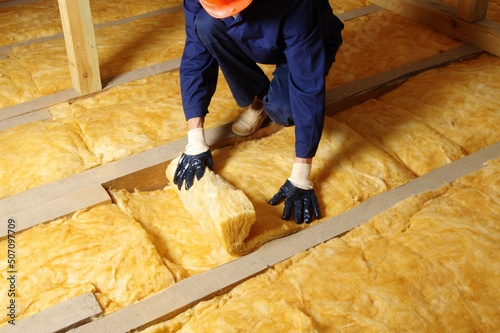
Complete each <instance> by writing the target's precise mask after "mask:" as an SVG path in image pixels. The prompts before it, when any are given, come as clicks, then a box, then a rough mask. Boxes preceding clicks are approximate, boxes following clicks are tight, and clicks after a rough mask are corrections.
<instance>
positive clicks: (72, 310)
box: [0, 292, 102, 333]
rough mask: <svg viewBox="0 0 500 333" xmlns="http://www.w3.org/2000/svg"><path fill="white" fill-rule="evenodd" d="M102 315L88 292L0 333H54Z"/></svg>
mask: <svg viewBox="0 0 500 333" xmlns="http://www.w3.org/2000/svg"><path fill="white" fill-rule="evenodd" d="M101 313H102V310H101V307H100V305H99V303H97V300H96V299H95V297H94V294H93V293H91V292H89V293H85V294H83V295H80V296H76V297H74V298H71V299H69V300H67V301H64V302H62V303H59V304H57V305H54V306H52V307H50V308H48V309H45V310H43V311H40V312H38V313H36V314H34V315H32V316H29V317H27V318H24V319H21V320H19V321H15V322H14V323H15V325H7V326H4V327H2V328H0V333H56V332H66V331H67V330H69V329H71V328H73V327H76V326H79V325H83V324H86V323H88V322H90V321H91V320H92V318H93V317H95V316H97V315H99V314H101Z"/></svg>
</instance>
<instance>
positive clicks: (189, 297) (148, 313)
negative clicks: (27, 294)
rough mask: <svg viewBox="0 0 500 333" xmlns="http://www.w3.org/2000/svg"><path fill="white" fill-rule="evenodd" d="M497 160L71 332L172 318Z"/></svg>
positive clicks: (470, 164)
mask: <svg viewBox="0 0 500 333" xmlns="http://www.w3.org/2000/svg"><path fill="white" fill-rule="evenodd" d="M497 157H500V142H497V143H496V144H493V145H491V146H489V147H486V148H483V149H481V150H479V151H477V152H476V153H474V154H471V155H468V156H466V157H464V158H462V159H460V160H458V161H454V162H451V163H449V164H447V165H445V166H443V167H441V168H438V169H435V170H433V171H431V172H429V173H427V174H425V175H423V176H421V177H419V178H417V179H415V180H413V181H411V182H409V183H406V184H405V185H403V186H400V187H398V188H395V189H393V190H390V191H388V192H385V193H381V194H378V195H376V196H374V197H371V198H370V199H368V200H366V201H364V202H362V203H361V204H359V205H358V206H356V207H354V208H351V209H350V210H348V211H346V212H345V213H342V214H339V215H336V216H334V217H332V218H329V219H327V220H325V221H323V222H321V223H318V224H316V225H313V226H311V227H309V228H306V229H304V230H301V231H300V232H297V233H295V234H293V235H290V236H287V237H283V238H280V239H276V240H273V241H271V242H269V243H267V244H266V245H264V246H263V247H262V248H260V249H259V250H257V251H255V252H253V253H251V254H248V255H246V256H244V257H241V258H238V259H236V260H233V261H231V262H229V263H227V264H225V265H222V266H219V267H216V268H214V269H211V270H208V271H205V272H203V273H200V274H197V275H194V276H192V277H189V278H187V279H185V280H182V281H180V282H178V283H176V284H174V285H173V286H171V287H169V288H167V289H165V290H163V291H161V292H159V293H158V294H156V295H153V296H151V297H149V298H147V299H145V300H142V301H140V302H138V303H135V304H133V305H130V306H128V307H126V308H124V309H121V310H118V311H117V312H114V313H112V314H110V315H108V316H105V317H103V318H101V319H99V320H96V321H93V322H91V323H88V324H85V325H83V326H80V327H77V328H75V329H74V330H73V331H72V332H74V333H93V332H101V333H124V332H130V331H132V330H135V329H143V328H145V327H148V326H151V325H152V324H155V323H158V322H161V321H164V320H168V319H170V318H173V317H174V316H175V315H177V314H178V313H180V312H182V311H184V310H185V309H187V308H189V307H192V306H193V305H195V304H197V303H199V302H200V301H203V300H206V299H210V298H212V297H214V296H216V295H219V294H222V293H224V292H227V291H228V290H230V289H231V288H232V287H233V286H235V285H238V284H240V283H241V282H243V281H245V280H247V279H248V278H251V277H253V276H255V275H257V274H259V273H261V272H263V271H265V270H266V269H267V268H268V267H271V266H273V265H276V264H277V263H279V262H282V261H283V260H286V259H288V258H290V257H292V256H294V255H295V254H298V253H301V252H303V251H305V250H307V249H309V248H312V247H314V246H316V245H318V244H321V243H323V242H325V241H328V240H329V239H332V238H334V237H337V236H338V235H342V234H344V233H345V232H347V231H349V230H351V229H352V228H354V227H356V226H359V225H360V224H362V223H364V222H367V221H368V220H370V219H371V218H372V217H374V216H375V215H377V214H379V213H381V212H383V211H385V210H387V209H389V208H391V207H392V206H394V205H395V204H397V203H398V202H400V201H402V200H404V199H407V198H409V197H411V196H413V195H416V194H419V193H423V192H426V191H428V190H434V189H438V188H440V187H442V186H443V185H445V184H447V183H451V182H453V181H454V180H456V179H458V178H460V177H462V176H465V175H467V174H469V173H471V172H473V171H476V170H479V169H481V168H482V167H483V164H484V163H485V162H487V161H489V160H491V159H493V158H497Z"/></svg>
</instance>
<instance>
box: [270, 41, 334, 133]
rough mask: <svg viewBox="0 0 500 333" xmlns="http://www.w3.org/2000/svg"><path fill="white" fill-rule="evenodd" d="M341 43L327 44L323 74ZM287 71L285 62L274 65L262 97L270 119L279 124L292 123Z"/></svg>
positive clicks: (326, 72) (288, 70)
mask: <svg viewBox="0 0 500 333" xmlns="http://www.w3.org/2000/svg"><path fill="white" fill-rule="evenodd" d="M339 38H341V37H339ZM341 40H342V39H340V41H341ZM341 44H342V43H341V42H338V43H332V45H327V50H326V57H325V61H326V66H325V76H327V75H328V71H329V70H330V68H331V66H332V64H333V63H334V62H335V55H336V54H337V51H338V49H339V46H340V45H341ZM289 72H290V69H289V67H288V64H287V63H284V64H280V65H277V66H276V70H275V71H274V73H273V75H274V78H273V79H272V81H271V84H270V85H269V91H268V93H267V96H266V97H264V100H263V101H264V105H265V110H266V113H267V114H268V115H269V117H270V118H271V120H272V121H274V122H275V123H276V124H278V125H281V126H292V125H294V121H293V115H292V106H291V103H290V95H289V84H288V83H289V81H288V78H289Z"/></svg>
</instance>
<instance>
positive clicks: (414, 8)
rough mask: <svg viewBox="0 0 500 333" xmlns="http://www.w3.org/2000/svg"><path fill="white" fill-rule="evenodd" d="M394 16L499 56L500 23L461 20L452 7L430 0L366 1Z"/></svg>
mask: <svg viewBox="0 0 500 333" xmlns="http://www.w3.org/2000/svg"><path fill="white" fill-rule="evenodd" d="M370 1H371V2H372V3H374V4H376V5H378V6H380V7H383V8H387V9H389V10H391V11H393V12H395V13H397V14H400V15H402V16H405V17H407V18H410V19H412V20H414V21H416V22H419V23H421V24H424V25H427V26H429V27H431V28H433V29H436V30H437V31H440V32H442V33H445V34H447V35H450V36H452V37H454V38H456V39H459V40H461V41H463V42H465V43H468V44H470V45H474V46H476V47H479V48H481V49H483V50H485V51H488V52H490V53H492V54H494V55H496V56H500V23H497V22H493V21H491V20H488V19H484V20H481V21H479V22H476V23H470V22H466V21H464V20H461V19H459V18H457V17H455V15H456V8H455V7H453V6H450V5H447V4H445V3H442V2H440V1H433V0H398V1H394V0H370Z"/></svg>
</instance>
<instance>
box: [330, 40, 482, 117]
mask: <svg viewBox="0 0 500 333" xmlns="http://www.w3.org/2000/svg"><path fill="white" fill-rule="evenodd" d="M481 53H483V51H482V50H481V49H478V48H477V47H474V46H470V45H463V46H459V47H457V48H455V49H452V50H449V51H446V52H443V53H440V54H436V55H434V56H431V57H428V58H425V59H422V60H417V61H414V62H411V63H409V64H405V65H401V66H398V67H395V68H391V69H389V70H387V71H385V72H382V73H379V74H375V75H372V76H369V77H366V78H363V79H360V80H357V81H354V82H350V83H346V84H344V85H342V86H339V87H336V88H333V89H330V90H329V91H327V92H326V96H325V104H326V114H327V115H329V116H331V115H333V114H335V113H337V112H340V111H342V110H345V109H348V108H350V107H352V106H354V105H357V104H361V103H363V102H364V101H367V100H369V99H371V98H377V97H378V96H380V95H383V94H385V93H387V92H389V91H391V90H392V89H394V88H397V86H399V85H400V84H401V83H402V82H404V81H405V80H407V79H408V78H410V77H412V76H415V75H417V74H419V73H422V72H424V71H427V70H430V69H433V68H437V67H443V66H446V65H449V64H451V63H454V62H459V61H463V60H466V59H470V58H473V57H476V56H478V55H480V54H481Z"/></svg>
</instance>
